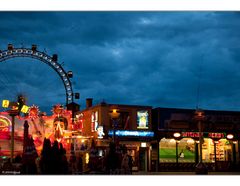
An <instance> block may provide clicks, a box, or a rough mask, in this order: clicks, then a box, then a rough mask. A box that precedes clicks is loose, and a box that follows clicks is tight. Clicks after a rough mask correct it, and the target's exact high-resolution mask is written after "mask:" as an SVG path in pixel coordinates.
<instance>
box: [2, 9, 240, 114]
mask: <svg viewBox="0 0 240 186" xmlns="http://www.w3.org/2000/svg"><path fill="white" fill-rule="evenodd" d="M239 18H240V13H239V12H0V22H1V24H0V41H1V42H0V48H1V49H2V50H3V49H5V48H6V46H7V44H8V43H12V44H14V45H16V46H21V45H24V46H26V47H30V46H31V44H37V45H38V47H39V48H38V49H39V50H41V51H44V50H45V51H46V52H47V53H48V54H54V53H57V54H58V55H59V62H60V63H62V62H64V68H65V70H66V71H68V70H72V71H73V73H74V78H73V89H74V92H80V94H81V99H80V100H79V101H78V103H80V104H81V105H82V108H84V107H85V98H87V97H93V98H94V100H95V103H97V102H100V101H101V100H103V99H104V100H105V101H107V102H109V103H118V104H137V105H150V106H153V107H158V106H160V107H177V108H195V107H196V104H197V90H198V86H199V102H198V103H199V106H200V107H201V108H204V109H216V110H240V86H239V85H240V73H239V69H240V64H239V60H240V45H239V41H240V32H239V29H240V21H239ZM0 71H1V74H2V75H1V76H0V78H1V81H0V83H1V89H2V91H1V99H3V98H5V97H11V99H14V96H15V95H14V94H17V93H18V92H24V93H25V94H26V95H27V97H29V102H31V103H35V104H37V105H40V107H42V108H44V107H46V106H48V105H51V104H54V103H55V102H60V103H64V102H65V96H64V94H65V90H64V86H63V84H62V83H61V80H60V78H59V77H58V76H57V74H56V73H55V72H54V71H53V70H52V69H50V68H49V67H48V66H47V65H46V64H41V63H40V62H38V61H37V62H36V61H34V62H33V60H29V61H28V60H27V59H18V60H12V62H9V61H7V62H6V63H2V64H1V66H0ZM4 82H5V83H4ZM10 82H11V83H10ZM39 100H41V101H39Z"/></svg>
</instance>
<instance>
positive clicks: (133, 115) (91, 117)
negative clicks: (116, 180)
mask: <svg viewBox="0 0 240 186" xmlns="http://www.w3.org/2000/svg"><path fill="white" fill-rule="evenodd" d="M86 105H87V106H86V109H84V110H81V111H79V112H78V113H76V117H77V118H78V120H79V118H80V120H81V121H82V124H81V125H82V126H81V131H82V135H83V136H93V137H94V139H95V141H96V147H97V148H98V152H99V154H100V155H104V153H106V152H107V149H108V147H109V143H110V142H112V141H114V142H116V143H117V144H118V145H119V146H125V147H127V152H128V154H129V155H131V156H132V158H133V170H141V171H150V170H151V161H152V141H153V138H154V133H153V131H152V121H151V120H152V118H151V112H152V107H150V106H133V105H119V104H114V105H113V104H107V103H105V102H102V103H100V104H98V105H94V106H93V105H92V99H87V100H86ZM114 109H116V111H117V113H119V116H118V118H115V119H113V118H112V117H111V114H110V113H112V112H113V110H114ZM114 124H115V125H114Z"/></svg>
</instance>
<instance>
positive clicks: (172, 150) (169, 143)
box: [159, 138, 195, 163]
mask: <svg viewBox="0 0 240 186" xmlns="http://www.w3.org/2000/svg"><path fill="white" fill-rule="evenodd" d="M194 144H195V142H194V140H193V139H192V138H183V139H181V140H180V141H179V144H178V162H194V161H195V148H194V147H195V146H194ZM159 158H160V159H159V161H160V162H169V163H170V162H176V140H174V139H166V138H163V139H162V140H161V141H160V143H159Z"/></svg>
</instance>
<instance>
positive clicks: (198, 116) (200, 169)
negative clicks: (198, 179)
mask: <svg viewBox="0 0 240 186" xmlns="http://www.w3.org/2000/svg"><path fill="white" fill-rule="evenodd" d="M194 114H195V115H194V119H195V120H196V121H197V122H198V129H199V151H200V154H199V162H198V164H197V165H196V173H197V174H206V173H207V168H206V166H205V165H204V163H203V162H202V144H203V140H204V139H203V126H202V124H203V123H202V122H203V121H204V119H205V115H204V111H203V110H201V109H197V110H196V111H195V113H194Z"/></svg>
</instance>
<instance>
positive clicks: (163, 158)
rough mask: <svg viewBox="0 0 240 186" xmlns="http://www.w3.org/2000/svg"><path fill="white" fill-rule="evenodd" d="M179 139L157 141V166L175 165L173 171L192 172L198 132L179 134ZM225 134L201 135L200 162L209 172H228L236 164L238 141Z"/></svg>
mask: <svg viewBox="0 0 240 186" xmlns="http://www.w3.org/2000/svg"><path fill="white" fill-rule="evenodd" d="M180 134H181V137H180V138H179V139H178V140H176V139H174V138H165V137H164V138H162V139H161V140H160V141H159V152H158V153H159V164H160V166H161V164H162V165H164V166H165V167H166V166H167V165H170V164H173V163H174V164H175V165H174V166H175V169H177V168H178V169H182V168H185V169H188V168H189V171H190V170H191V169H192V170H194V167H195V165H196V164H197V163H198V162H199V157H200V147H199V132H181V133H180ZM227 136H228V135H226V134H225V133H212V132H204V133H203V137H204V138H203V143H202V162H203V163H205V164H207V165H208V168H209V169H210V170H213V171H214V170H215V171H217V170H222V171H223V170H228V169H231V168H233V166H234V165H236V163H237V154H238V153H239V152H238V149H239V147H238V141H236V140H233V139H228V137H227Z"/></svg>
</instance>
